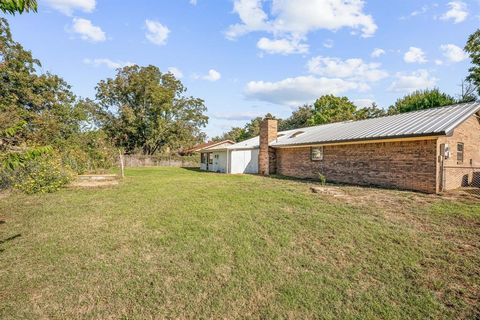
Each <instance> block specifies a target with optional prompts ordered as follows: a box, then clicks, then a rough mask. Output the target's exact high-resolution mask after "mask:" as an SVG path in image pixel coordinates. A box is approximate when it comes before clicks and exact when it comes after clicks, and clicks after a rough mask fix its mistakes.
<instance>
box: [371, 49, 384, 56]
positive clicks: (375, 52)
mask: <svg viewBox="0 0 480 320" xmlns="http://www.w3.org/2000/svg"><path fill="white" fill-rule="evenodd" d="M384 54H385V50H383V49H380V48H375V49H373V51H372V53H371V54H370V56H371V57H372V58H378V57H380V56H382V55H384Z"/></svg>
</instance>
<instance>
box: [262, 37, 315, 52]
mask: <svg viewBox="0 0 480 320" xmlns="http://www.w3.org/2000/svg"><path fill="white" fill-rule="evenodd" d="M257 48H259V49H260V50H263V51H265V52H266V53H268V54H283V55H287V54H293V53H307V52H308V45H307V44H304V43H300V41H298V40H288V39H275V40H271V39H268V38H265V37H263V38H261V39H260V40H258V42H257Z"/></svg>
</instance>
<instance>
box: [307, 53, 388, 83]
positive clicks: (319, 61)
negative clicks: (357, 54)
mask: <svg viewBox="0 0 480 320" xmlns="http://www.w3.org/2000/svg"><path fill="white" fill-rule="evenodd" d="M307 67H308V71H309V72H310V73H313V74H317V75H320V76H325V77H332V78H342V79H349V80H355V81H367V82H375V81H379V80H381V79H384V78H386V77H387V76H388V73H387V72H386V71H385V70H382V69H380V67H381V65H380V64H379V63H365V62H364V61H363V60H362V59H346V60H341V59H339V58H331V57H322V56H318V57H314V58H312V59H310V60H309V61H308V63H307Z"/></svg>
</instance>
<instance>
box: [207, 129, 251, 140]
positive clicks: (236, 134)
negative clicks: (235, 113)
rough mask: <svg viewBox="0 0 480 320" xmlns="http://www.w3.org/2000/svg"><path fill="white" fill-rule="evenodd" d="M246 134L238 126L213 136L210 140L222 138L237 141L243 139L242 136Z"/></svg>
mask: <svg viewBox="0 0 480 320" xmlns="http://www.w3.org/2000/svg"><path fill="white" fill-rule="evenodd" d="M245 136H246V134H245V129H244V128H240V127H233V128H232V129H230V130H229V131H227V132H225V133H224V134H222V135H221V136H217V137H214V138H213V139H212V140H213V141H223V140H232V141H235V142H239V141H242V140H244V137H245Z"/></svg>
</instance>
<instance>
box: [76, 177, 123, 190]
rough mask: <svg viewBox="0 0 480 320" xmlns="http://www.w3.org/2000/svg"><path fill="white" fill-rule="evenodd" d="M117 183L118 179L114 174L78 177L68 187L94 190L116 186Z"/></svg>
mask: <svg viewBox="0 0 480 320" xmlns="http://www.w3.org/2000/svg"><path fill="white" fill-rule="evenodd" d="M119 183H120V177H119V176H117V175H114V174H97V175H80V176H78V177H77V178H76V179H75V181H73V182H72V183H71V184H70V185H69V186H70V187H80V188H96V187H109V186H116V185H118V184H119Z"/></svg>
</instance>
